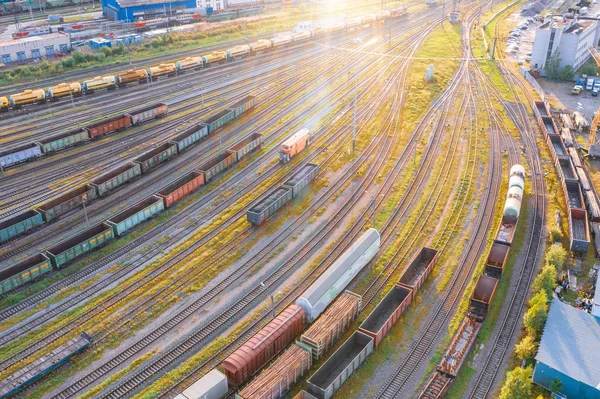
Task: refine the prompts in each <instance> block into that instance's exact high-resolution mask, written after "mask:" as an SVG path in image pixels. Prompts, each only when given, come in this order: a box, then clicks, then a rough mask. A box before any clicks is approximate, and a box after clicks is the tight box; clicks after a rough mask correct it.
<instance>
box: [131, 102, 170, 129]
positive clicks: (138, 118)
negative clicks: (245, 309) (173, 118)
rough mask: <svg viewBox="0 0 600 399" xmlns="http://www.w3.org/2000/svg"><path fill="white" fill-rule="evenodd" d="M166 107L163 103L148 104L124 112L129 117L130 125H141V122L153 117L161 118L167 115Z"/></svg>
mask: <svg viewBox="0 0 600 399" xmlns="http://www.w3.org/2000/svg"><path fill="white" fill-rule="evenodd" d="M167 111H168V107H167V104H165V103H158V104H153V105H148V106H146V107H143V108H139V109H136V110H133V111H130V112H128V113H126V114H125V115H128V116H129V117H130V118H131V124H132V125H141V124H142V123H144V122H146V121H148V120H150V119H155V118H162V117H163V116H166V115H167Z"/></svg>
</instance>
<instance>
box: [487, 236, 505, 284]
mask: <svg viewBox="0 0 600 399" xmlns="http://www.w3.org/2000/svg"><path fill="white" fill-rule="evenodd" d="M509 251H510V245H507V244H502V243H499V242H494V243H493V244H492V248H490V253H489V254H488V257H487V259H486V260H485V269H484V273H485V274H486V275H487V276H490V277H494V278H497V279H500V277H502V272H503V271H504V266H505V265H506V260H507V259H508V253H509Z"/></svg>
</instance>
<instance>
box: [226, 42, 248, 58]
mask: <svg viewBox="0 0 600 399" xmlns="http://www.w3.org/2000/svg"><path fill="white" fill-rule="evenodd" d="M249 53H250V46H248V45H247V44H242V45H239V46H235V47H232V48H229V49H227V50H225V54H227V59H228V60H233V59H236V58H244V57H245V56H247V55H248V54H249Z"/></svg>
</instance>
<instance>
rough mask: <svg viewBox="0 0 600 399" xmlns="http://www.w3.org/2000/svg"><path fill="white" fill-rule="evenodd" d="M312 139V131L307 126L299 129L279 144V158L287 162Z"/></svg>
mask: <svg viewBox="0 0 600 399" xmlns="http://www.w3.org/2000/svg"><path fill="white" fill-rule="evenodd" d="M311 141H312V133H311V132H310V130H308V129H307V128H303V129H300V130H299V131H297V132H296V133H294V134H293V135H292V136H291V137H290V138H288V139H287V140H286V141H284V142H283V144H281V148H280V149H279V160H280V161H281V162H283V163H288V162H289V161H290V160H291V159H292V158H293V157H295V156H296V154H298V153H299V152H300V151H302V150H303V149H304V148H306V147H308V145H309V144H310V143H311Z"/></svg>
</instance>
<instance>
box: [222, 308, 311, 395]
mask: <svg viewBox="0 0 600 399" xmlns="http://www.w3.org/2000/svg"><path fill="white" fill-rule="evenodd" d="M304 327H306V313H305V312H304V310H303V309H302V308H301V307H299V306H297V305H290V306H288V307H287V308H286V309H285V310H284V311H283V312H281V313H280V314H279V315H278V316H277V317H276V318H274V319H273V320H272V321H271V322H270V323H269V324H267V325H266V326H265V327H264V328H263V329H261V330H260V331H259V332H258V333H256V335H254V336H253V337H252V338H250V339H249V340H248V341H246V342H245V343H244V344H243V345H242V346H240V347H239V348H238V349H237V350H236V351H235V352H233V353H232V354H231V355H229V357H228V358H227V359H225V360H224V361H223V363H221V367H223V369H224V370H225V375H226V376H227V380H228V381H229V383H230V384H231V385H233V386H238V385H240V384H242V383H243V382H244V381H246V380H247V379H248V378H249V377H250V376H251V375H252V374H254V373H255V372H257V371H258V370H259V369H260V368H261V367H263V366H264V365H265V364H267V362H269V361H270V360H271V359H272V358H273V357H274V356H275V355H277V354H278V353H279V352H281V351H282V350H283V349H284V348H285V347H286V346H287V345H288V344H289V343H290V342H292V341H293V340H294V338H296V336H298V334H300V332H302V330H304Z"/></svg>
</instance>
